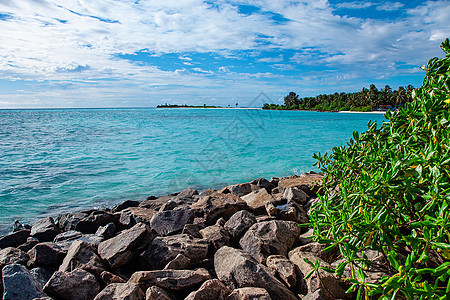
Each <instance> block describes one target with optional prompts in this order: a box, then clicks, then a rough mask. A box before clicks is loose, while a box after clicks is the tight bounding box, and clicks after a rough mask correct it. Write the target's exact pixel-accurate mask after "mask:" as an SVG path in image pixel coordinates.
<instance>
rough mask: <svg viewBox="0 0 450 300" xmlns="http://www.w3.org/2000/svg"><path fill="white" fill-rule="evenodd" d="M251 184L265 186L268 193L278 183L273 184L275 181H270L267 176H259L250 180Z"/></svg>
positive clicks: (259, 186)
mask: <svg viewBox="0 0 450 300" xmlns="http://www.w3.org/2000/svg"><path fill="white" fill-rule="evenodd" d="M250 184H252V185H255V186H257V187H258V188H264V189H266V191H267V192H268V193H270V192H271V191H272V189H273V188H275V187H276V186H277V185H278V183H277V184H273V182H270V181H268V180H267V179H265V178H258V179H255V180H253V181H252V182H250Z"/></svg>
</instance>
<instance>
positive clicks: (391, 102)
mask: <svg viewBox="0 0 450 300" xmlns="http://www.w3.org/2000/svg"><path fill="white" fill-rule="evenodd" d="M413 89H414V88H413V86H412V85H408V86H407V87H406V88H404V87H402V86H401V87H399V88H398V90H394V91H393V90H392V88H391V87H390V86H389V85H386V86H385V87H384V89H382V90H378V89H377V87H376V86H375V85H374V84H371V85H370V87H369V89H367V88H363V89H362V90H361V91H360V92H356V93H334V94H329V95H318V96H316V97H305V98H299V96H298V95H297V94H296V93H294V92H290V93H289V94H288V95H287V96H286V97H284V105H279V104H268V103H265V104H264V105H263V109H275V110H316V111H345V110H350V111H374V110H377V109H379V108H382V109H387V108H388V107H390V108H398V107H401V106H403V105H405V104H406V103H408V102H411V100H412V97H411V93H412V91H413Z"/></svg>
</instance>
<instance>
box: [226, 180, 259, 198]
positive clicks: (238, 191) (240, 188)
mask: <svg viewBox="0 0 450 300" xmlns="http://www.w3.org/2000/svg"><path fill="white" fill-rule="evenodd" d="M221 192H222V193H225V194H228V193H231V194H233V195H236V196H238V197H242V196H244V195H247V194H249V193H251V192H252V186H251V184H250V183H248V182H247V183H239V184H234V185H229V186H227V187H225V188H223V189H222V190H221Z"/></svg>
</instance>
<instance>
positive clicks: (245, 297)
mask: <svg viewBox="0 0 450 300" xmlns="http://www.w3.org/2000/svg"><path fill="white" fill-rule="evenodd" d="M271 299H272V298H270V295H269V293H268V292H267V291H266V290H265V289H263V288H256V287H244V288H240V289H235V290H233V292H232V293H231V294H230V296H228V298H227V300H271Z"/></svg>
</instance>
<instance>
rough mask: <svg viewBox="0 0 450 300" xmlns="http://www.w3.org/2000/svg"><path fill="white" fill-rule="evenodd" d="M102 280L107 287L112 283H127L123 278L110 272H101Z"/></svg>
mask: <svg viewBox="0 0 450 300" xmlns="http://www.w3.org/2000/svg"><path fill="white" fill-rule="evenodd" d="M100 279H101V281H102V282H103V283H104V284H105V285H108V284H111V283H125V282H126V281H125V280H124V279H123V278H122V277H120V276H117V275H115V274H113V273H111V272H108V271H103V272H101V273H100Z"/></svg>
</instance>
